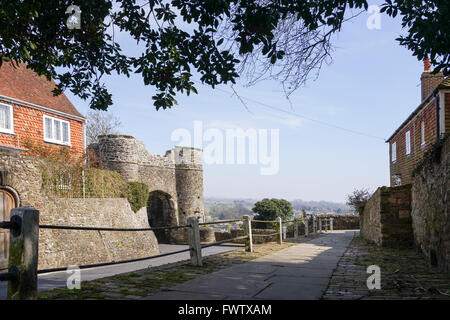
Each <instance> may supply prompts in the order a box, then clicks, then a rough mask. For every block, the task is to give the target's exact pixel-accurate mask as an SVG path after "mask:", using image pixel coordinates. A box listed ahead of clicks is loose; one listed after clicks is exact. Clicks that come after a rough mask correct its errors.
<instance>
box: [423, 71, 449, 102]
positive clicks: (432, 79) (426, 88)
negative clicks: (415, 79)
mask: <svg viewBox="0 0 450 320" xmlns="http://www.w3.org/2000/svg"><path fill="white" fill-rule="evenodd" d="M420 80H421V90H422V92H421V93H422V101H424V100H425V99H426V98H427V97H428V96H429V95H430V93H431V92H432V91H433V90H434V89H435V88H436V87H437V86H438V85H439V84H440V83H441V82H442V80H444V75H443V74H442V73H440V72H439V73H437V74H433V73H431V72H424V73H422V76H421V78H420Z"/></svg>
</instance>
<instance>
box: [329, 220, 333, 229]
mask: <svg viewBox="0 0 450 320" xmlns="http://www.w3.org/2000/svg"><path fill="white" fill-rule="evenodd" d="M330 231H333V218H330Z"/></svg>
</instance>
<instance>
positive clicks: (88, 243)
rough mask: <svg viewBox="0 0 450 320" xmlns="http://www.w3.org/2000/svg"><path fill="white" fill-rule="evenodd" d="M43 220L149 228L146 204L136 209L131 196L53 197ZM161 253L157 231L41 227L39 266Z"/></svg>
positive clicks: (56, 265) (41, 222) (57, 265)
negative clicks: (130, 198)
mask: <svg viewBox="0 0 450 320" xmlns="http://www.w3.org/2000/svg"><path fill="white" fill-rule="evenodd" d="M39 220H40V224H50V225H71V226H72V225H75V226H86V227H107V228H148V227H149V224H148V220H147V211H146V209H145V208H143V209H141V210H139V211H138V212H136V213H134V212H133V211H132V210H131V207H130V204H129V203H128V200H127V199H120V198H113V199H112V198H111V199H52V201H50V202H49V203H48V204H47V205H46V209H45V210H44V211H42V212H41V214H40V219H39ZM158 253H159V246H158V242H157V240H156V237H155V235H154V233H153V231H131V232H128V231H123V232H122V231H78V230H51V229H41V230H40V231H39V269H46V268H55V267H64V266H70V265H79V264H94V263H103V262H110V261H119V260H126V259H134V258H142V257H148V256H151V255H155V254H158Z"/></svg>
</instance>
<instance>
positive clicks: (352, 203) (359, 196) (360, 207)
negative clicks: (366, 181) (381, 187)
mask: <svg viewBox="0 0 450 320" xmlns="http://www.w3.org/2000/svg"><path fill="white" fill-rule="evenodd" d="M370 196H371V195H370V193H369V190H368V189H361V190H358V189H355V190H354V191H353V193H352V194H349V195H348V196H347V205H348V206H349V207H352V208H353V209H354V210H355V211H356V212H358V213H359V214H362V213H363V211H364V206H365V205H366V203H367V201H368V200H369V199H370Z"/></svg>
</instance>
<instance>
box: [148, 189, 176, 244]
mask: <svg viewBox="0 0 450 320" xmlns="http://www.w3.org/2000/svg"><path fill="white" fill-rule="evenodd" d="M147 216H148V223H149V224H150V226H151V227H165V226H171V225H174V223H173V221H174V217H175V208H174V204H173V200H172V197H171V196H170V195H168V194H167V193H165V192H162V191H153V192H150V195H149V197H148V205H147ZM154 233H155V236H156V238H157V239H158V242H159V243H170V240H171V237H170V230H155V231H154Z"/></svg>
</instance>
